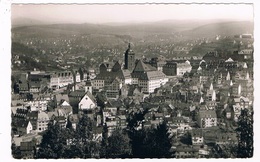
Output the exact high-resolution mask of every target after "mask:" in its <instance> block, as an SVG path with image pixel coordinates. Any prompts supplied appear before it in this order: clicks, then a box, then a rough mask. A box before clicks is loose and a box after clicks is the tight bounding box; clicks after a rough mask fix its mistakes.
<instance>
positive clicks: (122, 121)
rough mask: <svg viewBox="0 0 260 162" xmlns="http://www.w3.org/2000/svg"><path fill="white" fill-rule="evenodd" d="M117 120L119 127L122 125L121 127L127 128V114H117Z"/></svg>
mask: <svg viewBox="0 0 260 162" xmlns="http://www.w3.org/2000/svg"><path fill="white" fill-rule="evenodd" d="M116 121H117V127H120V128H121V129H123V128H126V126H127V122H126V116H125V115H118V116H116Z"/></svg>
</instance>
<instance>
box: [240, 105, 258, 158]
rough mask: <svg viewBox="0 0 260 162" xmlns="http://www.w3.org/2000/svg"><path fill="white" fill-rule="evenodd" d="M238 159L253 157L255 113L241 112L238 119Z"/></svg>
mask: <svg viewBox="0 0 260 162" xmlns="http://www.w3.org/2000/svg"><path fill="white" fill-rule="evenodd" d="M236 131H237V135H238V148H237V156H238V158H250V157H253V150H254V148H253V113H249V111H248V110H247V109H244V110H242V111H241V115H240V116H239V118H238V128H237V129H236Z"/></svg>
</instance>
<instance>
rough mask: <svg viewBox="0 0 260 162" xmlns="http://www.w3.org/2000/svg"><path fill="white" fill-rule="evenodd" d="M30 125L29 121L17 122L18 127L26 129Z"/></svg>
mask: <svg viewBox="0 0 260 162" xmlns="http://www.w3.org/2000/svg"><path fill="white" fill-rule="evenodd" d="M28 123H29V121H28V120H20V121H19V122H17V127H19V128H26V127H27V126H28Z"/></svg>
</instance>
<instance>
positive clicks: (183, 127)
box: [172, 116, 191, 134]
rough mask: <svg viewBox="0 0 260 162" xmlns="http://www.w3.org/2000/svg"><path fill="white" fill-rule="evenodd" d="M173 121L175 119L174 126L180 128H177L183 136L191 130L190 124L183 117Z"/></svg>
mask: <svg viewBox="0 0 260 162" xmlns="http://www.w3.org/2000/svg"><path fill="white" fill-rule="evenodd" d="M172 119H173V121H172V123H173V125H176V126H178V128H177V130H178V133H180V134H182V133H185V132H186V131H188V130H191V127H190V125H189V122H188V121H187V119H186V118H184V117H183V116H177V117H174V118H172Z"/></svg>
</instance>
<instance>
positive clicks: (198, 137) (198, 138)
mask: <svg viewBox="0 0 260 162" xmlns="http://www.w3.org/2000/svg"><path fill="white" fill-rule="evenodd" d="M191 137H192V145H202V144H203V143H204V137H203V131H202V129H201V128H198V129H192V131H191Z"/></svg>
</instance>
